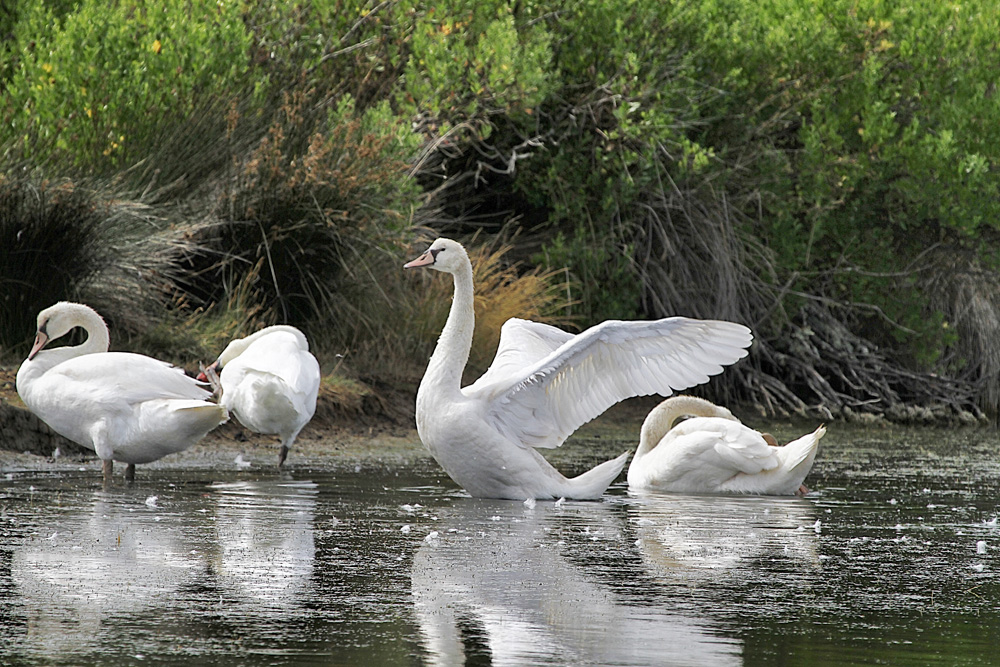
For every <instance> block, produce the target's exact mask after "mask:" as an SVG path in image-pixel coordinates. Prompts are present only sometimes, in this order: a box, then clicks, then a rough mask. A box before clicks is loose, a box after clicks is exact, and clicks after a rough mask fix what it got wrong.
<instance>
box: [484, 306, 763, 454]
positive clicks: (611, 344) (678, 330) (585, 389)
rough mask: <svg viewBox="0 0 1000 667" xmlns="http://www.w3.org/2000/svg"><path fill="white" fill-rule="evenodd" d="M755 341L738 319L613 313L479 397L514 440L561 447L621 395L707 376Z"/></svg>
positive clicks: (668, 389)
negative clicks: (625, 318) (636, 318)
mask: <svg viewBox="0 0 1000 667" xmlns="http://www.w3.org/2000/svg"><path fill="white" fill-rule="evenodd" d="M752 340H753V336H752V335H751V333H750V330H749V329H748V328H747V327H745V326H743V325H741V324H736V323H733V322H721V321H715V320H692V319H688V318H684V317H671V318H666V319H662V320H656V321H651V322H620V321H614V320H612V321H608V322H604V323H602V324H599V325H597V326H595V327H592V328H591V329H588V330H587V331H585V332H583V333H582V334H580V335H578V336H573V337H572V338H570V339H569V340H567V341H566V342H565V343H563V344H562V345H561V346H560V347H559V348H558V349H556V350H555V351H553V352H552V353H551V354H549V355H548V356H546V357H545V358H543V359H541V360H540V361H538V362H536V363H535V364H533V365H531V366H528V367H526V368H523V369H521V371H520V372H519V373H518V374H516V375H514V376H513V377H508V378H507V382H506V383H499V382H498V383H495V384H493V385H491V386H483V387H481V391H480V393H478V397H480V398H482V399H484V400H486V401H488V403H489V405H488V407H487V411H486V413H487V414H486V416H487V419H488V420H489V421H490V423H491V424H493V426H494V428H496V429H497V430H498V431H499V432H500V433H501V434H503V435H504V436H505V437H507V438H508V439H510V440H511V441H513V442H517V443H520V444H522V445H524V446H530V447H558V446H559V445H561V444H562V443H563V441H565V439H566V438H567V437H568V436H569V435H570V434H571V433H573V431H575V430H576V429H577V428H579V427H580V426H581V425H583V424H585V423H587V422H588V421H590V420H591V419H593V418H595V417H597V416H598V415H600V414H601V413H602V412H604V411H605V410H607V409H608V408H609V407H611V406H612V405H614V404H615V403H618V402H619V401H622V400H624V399H626V398H631V397H633V396H645V395H648V394H660V395H663V396H669V395H670V394H672V393H673V392H674V391H675V390H679V389H685V388H687V387H692V386H694V385H697V384H701V383H703V382H706V381H707V380H708V379H709V377H710V376H712V375H717V374H718V373H721V372H722V370H723V368H724V367H725V366H727V365H729V364H731V363H733V362H734V361H737V360H738V359H741V358H743V357H745V356H746V355H747V350H746V348H747V347H749V345H750V342H751V341H752ZM477 384H478V383H477ZM469 395H473V394H469Z"/></svg>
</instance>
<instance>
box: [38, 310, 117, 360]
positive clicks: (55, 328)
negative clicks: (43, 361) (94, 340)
mask: <svg viewBox="0 0 1000 667" xmlns="http://www.w3.org/2000/svg"><path fill="white" fill-rule="evenodd" d="M95 325H100V326H103V327H104V328H105V329H106V328H107V325H105V324H104V320H103V319H101V316H100V315H98V314H97V311H96V310H94V309H93V308H91V307H90V306H85V305H83V304H82V303H71V302H69V301H60V302H59V303H57V304H55V305H53V306H49V307H48V308H46V309H45V310H43V311H42V312H40V313H38V324H37V329H36V332H35V343H34V345H32V346H31V352H29V353H28V359H29V360H31V359H34V357H35V355H36V354H38V353H39V352H40V351H41V349H42V348H43V347H45V346H46V345H48V343H49V341H53V340H55V339H57V338H60V337H62V336H65V335H66V334H68V333H69V332H70V331H72V330H73V329H75V328H76V327H83V328H85V329H87V334H88V335H90V334H91V328H93V327H94V326H95Z"/></svg>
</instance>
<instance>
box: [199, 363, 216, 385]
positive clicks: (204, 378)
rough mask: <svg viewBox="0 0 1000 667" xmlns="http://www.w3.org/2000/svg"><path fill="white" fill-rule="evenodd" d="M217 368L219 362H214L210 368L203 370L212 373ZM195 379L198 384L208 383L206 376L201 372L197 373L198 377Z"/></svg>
mask: <svg viewBox="0 0 1000 667" xmlns="http://www.w3.org/2000/svg"><path fill="white" fill-rule="evenodd" d="M218 366H219V362H218V361H216V362H215V363H214V364H212V365H211V366H209V367H208V368H206V369H205V370H209V371H214V370H216V369H217V368H218ZM195 379H196V380H197V381H198V382H208V375H206V374H205V371H202V372H200V373H198V376H197V377H196V378H195Z"/></svg>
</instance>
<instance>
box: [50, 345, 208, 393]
mask: <svg viewBox="0 0 1000 667" xmlns="http://www.w3.org/2000/svg"><path fill="white" fill-rule="evenodd" d="M46 376H48V377H47V378H46V381H52V382H60V383H79V385H78V387H79V388H78V389H77V391H80V392H92V393H93V395H92V398H99V396H98V395H104V396H107V397H109V398H116V399H119V400H121V399H124V400H125V401H127V402H129V403H139V402H142V401H151V400H154V399H160V398H189V399H197V400H205V399H207V398H208V397H209V396H211V392H209V391H208V390H207V389H204V388H203V387H201V386H200V384H199V383H198V381H197V380H195V379H194V378H192V377H188V376H187V375H185V374H184V371H183V370H181V369H180V368H177V367H175V366H171V365H170V364H168V363H167V362H165V361H160V360H158V359H153V358H152V357H147V356H144V355H141V354H133V353H131V352H104V353H102V354H85V355H83V356H80V357H74V358H73V359H70V360H68V361H65V362H63V363H61V364H59V365H58V366H55V367H53V368H52V369H51V370H50V371H49V372H48V373H46Z"/></svg>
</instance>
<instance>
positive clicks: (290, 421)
mask: <svg viewBox="0 0 1000 667" xmlns="http://www.w3.org/2000/svg"><path fill="white" fill-rule="evenodd" d="M213 371H217V372H219V383H220V384H221V388H222V397H221V398H220V402H221V403H222V404H223V405H224V406H226V408H227V409H228V410H229V411H230V412H231V413H232V414H234V415H236V419H237V420H239V422H240V423H241V424H243V425H244V426H246V427H247V428H248V429H250V430H251V431H254V432H255V433H268V434H277V435H278V437H280V438H281V451H280V452H279V453H278V467H281V465H282V464H284V462H285V457H286V456H288V450H289V449H290V448H291V446H292V443H294V442H295V438H297V437H298V435H299V432H300V431H302V429H303V427H305V425H306V424H308V423H309V420H310V419H312V417H313V414H314V413H315V412H316V395H317V394H318V393H319V384H320V371H319V363H318V362H317V361H316V357H314V356H313V355H312V354H311V353H310V352H309V341H308V340H306V337H305V335H304V334H303V333H302V332H301V331H299V330H298V329H296V328H295V327H292V326H288V325H284V324H278V325H275V326H271V327H265V328H264V329H261V330H260V331H256V332H254V333H252V334H250V335H249V336H246V337H245V338H238V339H236V340H234V341H231V342H230V343H229V345H227V346H226V349H225V350H223V351H222V354H220V355H219V358H218V359H217V360H216V361H215V362H214V363H213V364H212V365H211V366H209V367H208V369H206V371H205V372H203V373H202V374H201V375H199V376H198V379H199V380H201V379H205V378H206V377H207V376H208V375H210V374H211V373H212V372H213Z"/></svg>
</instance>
